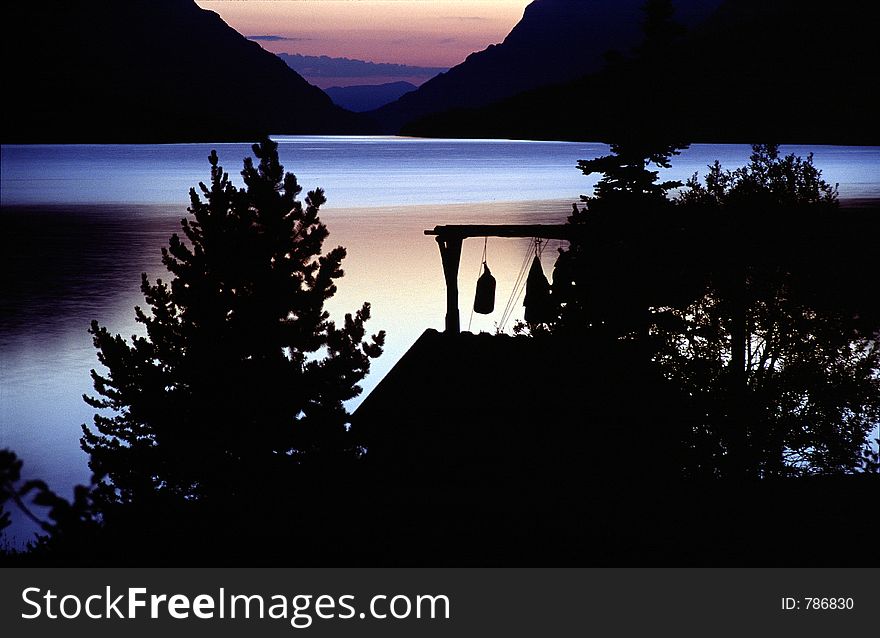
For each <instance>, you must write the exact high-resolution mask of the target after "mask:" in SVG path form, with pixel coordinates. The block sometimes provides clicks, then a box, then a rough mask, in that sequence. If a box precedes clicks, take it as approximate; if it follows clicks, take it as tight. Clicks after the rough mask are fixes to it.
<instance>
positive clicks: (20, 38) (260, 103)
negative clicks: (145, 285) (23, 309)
mask: <svg viewBox="0 0 880 638" xmlns="http://www.w3.org/2000/svg"><path fill="white" fill-rule="evenodd" d="M2 29H3V31H2V33H3V67H2V68H3V77H4V88H5V89H6V94H7V96H9V97H8V98H7V101H6V105H5V107H4V110H5V116H4V118H3V125H2V140H3V141H4V142H83V141H87V142H136V141H141V142H167V141H195V140H202V139H211V140H215V141H216V140H230V139H241V140H244V139H247V140H252V139H255V138H256V137H258V136H260V135H266V134H269V133H344V132H354V131H358V132H364V124H363V121H362V120H361V118H360V117H359V116H356V115H354V114H351V113H348V112H346V111H344V110H343V109H341V108H339V107H337V106H335V105H334V104H333V103H332V102H331V100H330V98H329V97H327V96H326V95H325V94H324V93H323V92H322V91H321V90H320V89H318V88H316V87H314V86H312V85H310V84H308V83H307V82H306V81H305V80H304V79H303V78H302V77H301V76H299V75H298V74H297V73H296V72H294V71H293V70H292V69H290V68H288V67H287V65H285V64H284V62H282V61H281V60H280V59H278V58H277V57H276V56H275V55H272V54H271V53H269V52H267V51H265V50H264V49H262V48H261V47H260V45H258V44H257V43H255V42H249V41H248V40H247V39H245V38H244V37H243V36H242V35H240V34H239V33H237V32H236V31H235V30H234V29H232V28H231V27H230V26H228V25H227V24H226V23H225V22H223V20H221V19H220V17H219V16H218V15H217V14H215V13H213V12H211V11H205V10H203V9H200V8H199V7H198V6H197V5H196V4H195V3H194V2H193V0H126V1H125V2H76V3H74V2H67V1H65V0H41V1H40V2H27V3H25V2H16V3H14V4H11V5H10V6H9V7H7V8H6V13H5V15H4V21H3V27H2Z"/></svg>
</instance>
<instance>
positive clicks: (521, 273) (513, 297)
mask: <svg viewBox="0 0 880 638" xmlns="http://www.w3.org/2000/svg"><path fill="white" fill-rule="evenodd" d="M531 252H532V251H531V247H530V246H527V247H526V252H525V254H524V255H523V261H522V264H521V265H520V268H519V274H518V275H517V277H516V281H514V283H513V289H512V290H511V291H510V298H509V299H508V300H507V304H506V305H505V306H504V312H502V313H501V321H500V322H499V323H498V330H499V331H503V330H504V327H505V325H506V324H507V321H508V319H510V313H511V312H512V307H513V305H514V303H515V301H516V297H517V294H516V291H517V288H519V284H520V282H521V281H522V278H523V276H524V275H525V272H526V266H527V265H528V263H529V255H530V254H531Z"/></svg>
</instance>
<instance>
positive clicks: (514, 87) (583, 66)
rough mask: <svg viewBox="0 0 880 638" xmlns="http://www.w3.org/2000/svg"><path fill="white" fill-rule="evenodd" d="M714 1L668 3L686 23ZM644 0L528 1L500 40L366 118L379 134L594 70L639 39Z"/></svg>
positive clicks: (715, 0)
mask: <svg viewBox="0 0 880 638" xmlns="http://www.w3.org/2000/svg"><path fill="white" fill-rule="evenodd" d="M720 1H721V0H676V1H675V3H674V4H675V7H676V18H677V19H678V20H679V21H680V22H682V23H683V24H686V25H693V24H696V23H698V22H699V21H701V20H702V19H704V18H705V17H706V16H707V15H709V14H710V13H711V11H712V10H713V9H714V8H716V7H717V6H718V5H719V4H720ZM644 4H645V2H644V0H534V2H532V3H531V4H530V5H528V6H527V7H526V10H525V13H524V15H523V18H522V20H521V21H520V22H519V23H518V24H517V25H516V26H515V27H514V28H513V30H512V31H511V32H510V34H509V35H508V36H507V37H506V38H505V39H504V41H503V42H502V43H500V44H497V45H491V46H489V47H488V48H486V49H485V50H483V51H480V52H477V53H473V54H471V55H470V56H468V58H467V59H466V60H465V61H464V62H462V63H461V64H459V65H457V66H455V67H453V68H452V69H450V70H449V71H448V72H446V73H442V74H440V75H439V76H437V77H435V78H432V79H431V80H429V81H428V82H426V83H425V84H423V85H422V86H421V87H420V88H419V89H418V90H417V91H414V92H412V93H409V94H407V95H405V96H403V97H402V98H401V99H400V100H398V101H396V102H394V103H392V104H389V105H387V106H385V107H382V108H381V109H378V110H377V111H375V112H374V113H373V114H372V115H373V116H374V117H375V118H376V119H377V120H378V121H379V122H380V124H381V126H382V128H383V129H384V130H385V131H387V132H397V131H399V130H400V128H401V127H402V126H403V125H405V124H406V123H407V122H410V121H413V120H415V119H418V118H421V117H424V116H426V115H429V114H432V113H438V112H442V111H447V110H450V109H459V108H475V107H481V106H485V105H488V104H491V103H493V102H496V101H498V100H501V99H504V98H507V97H510V96H513V95H516V94H518V93H521V92H523V91H527V90H530V89H534V88H537V87H540V86H545V85H549V84H554V83H559V82H565V81H569V80H573V79H575V78H579V77H582V76H584V75H586V74H589V73H593V72H595V71H598V70H600V69H601V68H602V67H603V66H604V65H605V60H606V55H607V54H608V53H609V52H611V51H616V52H618V53H621V54H625V53H627V52H628V51H629V50H630V49H632V48H633V47H634V46H636V45H637V44H639V42H640V40H641V33H642V26H641V25H642V19H643V12H642V8H643V6H644Z"/></svg>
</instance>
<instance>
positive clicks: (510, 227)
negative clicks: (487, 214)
mask: <svg viewBox="0 0 880 638" xmlns="http://www.w3.org/2000/svg"><path fill="white" fill-rule="evenodd" d="M584 230H585V229H584V227H583V226H577V225H572V224H552V225H551V224H468V225H451V226H435V227H434V228H433V229H431V230H426V231H425V234H426V235H436V236H438V237H445V238H453V237H454V238H457V239H464V238H465V237H538V238H541V239H572V238H573V237H578V236H580V235H582V234H583V232H584Z"/></svg>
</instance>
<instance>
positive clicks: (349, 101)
mask: <svg viewBox="0 0 880 638" xmlns="http://www.w3.org/2000/svg"><path fill="white" fill-rule="evenodd" d="M416 88H417V87H416V85H415V84H410V83H409V82H388V83H385V84H356V85H354V86H331V87H330V88H328V89H326V90H325V91H326V93H327V95H329V96H330V99H332V100H333V102H334V103H335V104H338V105H339V106H341V107H342V108H344V109H348V110H349V111H354V112H355V113H363V112H364V111H371V110H373V109H377V108H379V107H380V106H384V105H385V104H388V103H389V102H393V101H394V100H396V99H398V98H400V96H402V95H405V94H407V93H409V92H410V91H415V90H416Z"/></svg>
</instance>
